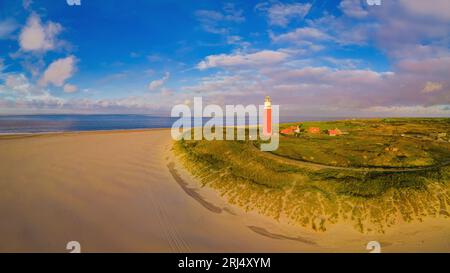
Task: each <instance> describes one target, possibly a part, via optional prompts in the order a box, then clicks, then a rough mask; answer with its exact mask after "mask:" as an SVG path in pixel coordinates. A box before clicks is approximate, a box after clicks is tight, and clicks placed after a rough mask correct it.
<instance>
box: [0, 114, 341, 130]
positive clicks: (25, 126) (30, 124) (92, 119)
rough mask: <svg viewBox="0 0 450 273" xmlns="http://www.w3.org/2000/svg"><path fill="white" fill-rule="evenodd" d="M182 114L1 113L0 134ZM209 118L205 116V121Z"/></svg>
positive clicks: (136, 123) (167, 123)
mask: <svg viewBox="0 0 450 273" xmlns="http://www.w3.org/2000/svg"><path fill="white" fill-rule="evenodd" d="M178 119H179V118H172V117H164V116H152V115H129V114H120V115H117V114H114V115H105V114H101V115H99V114H96V115H84V114H83V115H81V114H63V115H61V114H58V115H48V114H46V115H0V134H17V133H46V132H74V131H75V132H76V131H104V130H127V129H149V128H170V127H172V124H173V123H174V122H175V121H176V120H178ZM336 119H341V118H336V117H334V118H332V117H280V122H297V121H308V120H309V121H311V120H318V121H319V120H321V121H323V120H336ZM207 120H209V118H204V120H203V124H204V123H205V122H206V121H207Z"/></svg>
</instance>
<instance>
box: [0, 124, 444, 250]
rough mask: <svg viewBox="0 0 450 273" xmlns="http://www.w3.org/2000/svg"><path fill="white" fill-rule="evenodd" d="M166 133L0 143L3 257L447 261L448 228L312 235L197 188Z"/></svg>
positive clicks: (429, 224)
mask: <svg viewBox="0 0 450 273" xmlns="http://www.w3.org/2000/svg"><path fill="white" fill-rule="evenodd" d="M171 147H172V139H171V137H170V131H169V130H168V129H153V130H135V131H105V132H80V133H54V134H39V135H22V136H21V135H17V136H15V135H9V136H2V137H0V162H1V163H0V222H1V224H0V252H68V251H67V250H66V244H67V242H69V241H78V242H80V244H81V251H82V252H368V251H367V250H366V244H367V243H368V242H369V241H372V240H376V241H379V242H380V243H381V246H382V251H383V252H399V251H401V252H450V221H449V220H448V219H445V218H435V219H427V220H426V221H424V222H421V223H404V224H399V225H397V226H395V227H393V228H390V229H389V230H388V231H387V232H386V234H381V235H364V234H361V233H359V232H357V231H355V230H354V229H353V228H352V227H351V226H349V225H346V224H345V223H342V224H339V225H336V226H334V227H332V228H331V229H330V230H329V231H327V232H313V231H309V230H306V229H304V228H301V227H297V226H292V225H289V224H287V223H280V222H277V221H275V220H273V219H271V218H268V217H264V216H261V215H258V214H256V213H254V212H245V211H244V210H242V209H241V208H239V207H236V206H232V205H229V204H228V203H227V202H226V200H224V199H223V198H222V197H221V196H219V195H218V194H217V193H216V192H214V191H213V190H211V189H208V188H200V187H199V184H198V183H197V182H196V181H195V179H193V178H192V177H191V176H190V175H189V174H188V173H187V172H186V171H185V170H184V169H183V168H182V167H181V164H180V163H179V162H178V161H177V159H176V157H175V156H174V155H173V153H172V151H171Z"/></svg>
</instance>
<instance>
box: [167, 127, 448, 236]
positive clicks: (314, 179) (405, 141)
mask: <svg viewBox="0 0 450 273" xmlns="http://www.w3.org/2000/svg"><path fill="white" fill-rule="evenodd" d="M291 125H297V124H283V125H281V126H280V128H285V127H287V126H291ZM308 127H319V128H321V130H327V129H334V128H339V129H340V130H342V131H343V132H344V134H343V135H340V136H335V137H332V136H328V135H325V134H323V133H321V134H310V133H307V132H304V133H301V134H297V135H296V136H294V135H292V136H281V137H280V146H279V149H278V150H277V151H274V152H273V153H272V154H270V153H267V152H261V151H259V149H257V147H258V145H259V143H258V141H203V140H202V141H179V142H177V143H176V145H175V150H176V151H177V152H178V153H179V154H180V156H182V157H183V158H184V159H185V160H184V161H183V162H184V163H185V165H186V166H187V167H188V169H189V170H191V171H192V173H193V174H194V175H195V176H197V177H198V178H199V179H200V181H201V183H203V185H207V186H210V187H212V188H214V189H216V190H218V191H219V192H220V193H221V194H222V195H223V196H225V197H226V198H227V199H228V200H229V201H230V202H231V203H233V204H237V205H240V206H241V207H243V208H245V209H246V210H256V211H258V212H260V213H262V214H265V215H268V216H271V217H274V218H275V219H286V220H287V221H289V222H291V223H294V224H299V225H302V226H305V227H310V228H312V229H314V230H317V231H325V230H326V229H327V228H328V227H329V226H330V225H331V224H335V223H337V222H338V221H348V222H350V223H352V224H353V225H354V227H355V228H356V229H357V230H359V231H361V232H384V231H385V229H386V227H389V226H392V225H394V224H396V223H398V222H399V221H414V220H419V221H420V220H422V219H423V218H424V217H427V216H440V217H449V216H450V214H449V210H450V166H449V165H448V163H450V162H449V160H450V143H449V136H448V132H450V130H449V129H450V119H372V120H345V121H333V122H304V123H303V128H308ZM386 148H387V149H386ZM311 162H312V163H314V164H311Z"/></svg>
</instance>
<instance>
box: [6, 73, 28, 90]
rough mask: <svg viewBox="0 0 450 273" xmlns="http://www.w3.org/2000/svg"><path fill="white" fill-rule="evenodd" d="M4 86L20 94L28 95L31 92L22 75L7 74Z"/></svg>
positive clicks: (25, 78)
mask: <svg viewBox="0 0 450 273" xmlns="http://www.w3.org/2000/svg"><path fill="white" fill-rule="evenodd" d="M5 85H6V86H7V87H9V88H10V89H12V90H14V91H17V92H20V93H29V92H30V90H31V84H30V83H29V81H28V79H27V77H26V76H25V75H24V74H9V75H8V76H7V77H6V80H5Z"/></svg>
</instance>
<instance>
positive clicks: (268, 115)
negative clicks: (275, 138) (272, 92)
mask: <svg viewBox="0 0 450 273" xmlns="http://www.w3.org/2000/svg"><path fill="white" fill-rule="evenodd" d="M263 135H265V136H271V135H272V102H271V101H270V97H269V96H266V99H265V100H264V116H263Z"/></svg>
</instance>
